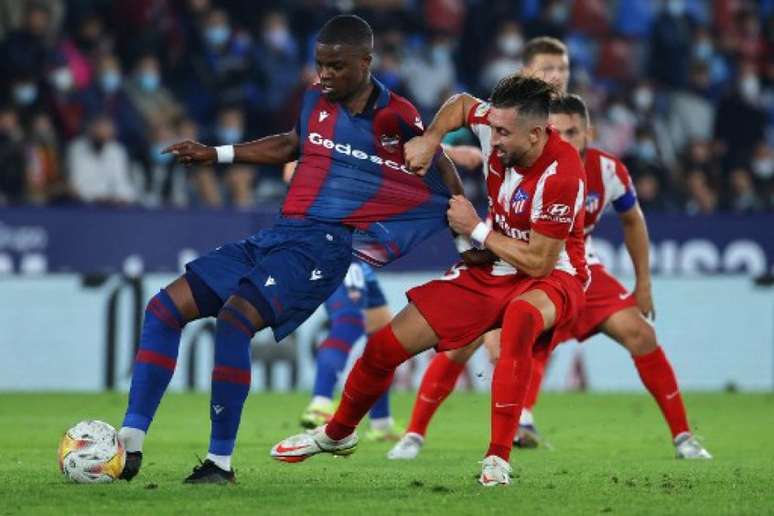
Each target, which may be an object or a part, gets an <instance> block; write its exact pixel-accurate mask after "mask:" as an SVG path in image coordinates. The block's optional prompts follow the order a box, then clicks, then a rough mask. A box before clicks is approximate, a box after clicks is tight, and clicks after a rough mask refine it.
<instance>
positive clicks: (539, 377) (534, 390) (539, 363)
mask: <svg viewBox="0 0 774 516" xmlns="http://www.w3.org/2000/svg"><path fill="white" fill-rule="evenodd" d="M549 356H550V355H549V354H548V353H538V354H536V355H535V356H534V358H533V359H532V376H531V377H530V379H529V388H528V389H527V397H526V398H525V399H524V408H525V409H529V410H532V408H533V407H534V406H535V403H537V399H538V395H539V394H540V387H541V385H543V375H544V374H545V372H546V363H548V357H549Z"/></svg>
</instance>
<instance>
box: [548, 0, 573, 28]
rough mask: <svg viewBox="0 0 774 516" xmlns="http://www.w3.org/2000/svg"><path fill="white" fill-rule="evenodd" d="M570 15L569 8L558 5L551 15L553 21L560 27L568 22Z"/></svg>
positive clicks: (553, 8)
mask: <svg viewBox="0 0 774 516" xmlns="http://www.w3.org/2000/svg"><path fill="white" fill-rule="evenodd" d="M568 15H569V11H568V10H567V6H566V5H565V4H557V5H555V6H553V7H552V8H551V12H550V14H549V16H550V18H551V21H552V22H554V23H558V24H560V25H561V24H563V23H564V22H566V21H567V17H568Z"/></svg>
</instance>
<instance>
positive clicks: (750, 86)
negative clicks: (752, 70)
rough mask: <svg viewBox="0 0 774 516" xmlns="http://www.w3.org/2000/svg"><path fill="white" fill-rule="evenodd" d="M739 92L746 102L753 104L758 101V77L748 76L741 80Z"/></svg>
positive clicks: (759, 89) (759, 86) (759, 87)
mask: <svg viewBox="0 0 774 516" xmlns="http://www.w3.org/2000/svg"><path fill="white" fill-rule="evenodd" d="M739 91H740V92H741V93H742V96H743V97H744V98H745V99H746V100H747V101H748V102H755V101H756V100H758V95H759V94H760V92H761V84H760V82H759V81H758V77H757V76H755V75H748V76H747V77H745V78H744V79H742V82H741V83H740V84H739Z"/></svg>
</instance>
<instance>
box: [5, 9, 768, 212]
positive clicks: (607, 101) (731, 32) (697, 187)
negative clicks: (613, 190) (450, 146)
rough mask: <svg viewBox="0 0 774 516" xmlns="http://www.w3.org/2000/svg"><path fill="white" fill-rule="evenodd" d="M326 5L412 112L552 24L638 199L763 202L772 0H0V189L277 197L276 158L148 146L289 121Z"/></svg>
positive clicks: (499, 66)
mask: <svg viewBox="0 0 774 516" xmlns="http://www.w3.org/2000/svg"><path fill="white" fill-rule="evenodd" d="M340 12H355V13H357V14H360V15H361V16H363V17H365V18H366V19H367V20H368V21H369V22H370V23H371V24H372V26H373V27H374V30H375V33H376V36H377V40H376V46H377V55H376V56H375V67H374V69H375V70H376V76H377V78H378V79H379V80H381V81H382V82H383V83H384V84H386V85H387V86H388V87H389V88H391V89H393V90H395V91H397V92H399V93H401V94H403V95H405V96H406V97H408V98H409V99H411V100H412V101H413V102H414V103H415V104H416V106H417V107H418V109H419V110H420V112H421V113H422V115H423V117H424V118H425V121H426V122H428V121H429V117H430V116H432V113H434V112H435V111H436V109H437V108H438V106H439V105H440V103H441V102H443V101H444V100H445V99H446V98H447V97H448V96H449V95H451V94H452V93H454V92H456V91H460V90H467V91H471V92H474V93H476V94H478V95H480V96H483V97H486V96H487V94H488V92H489V91H490V90H491V88H492V86H493V85H494V84H495V83H496V82H497V80H498V79H499V78H501V77H503V76H504V75H507V74H509V73H512V72H514V71H518V69H519V68H520V66H521V63H520V53H521V50H522V48H523V45H524V43H525V41H526V40H528V39H529V38H532V37H536V36H541V35H548V36H554V37H557V38H560V39H562V40H563V41H564V42H566V43H567V45H568V47H569V50H570V57H571V68H572V81H571V84H570V91H573V92H576V93H579V94H581V95H582V96H583V97H584V99H585V100H586V101H587V102H588V104H589V107H590V108H591V112H592V119H593V123H594V126H595V128H596V134H597V143H596V145H597V146H599V147H600V148H602V149H605V150H608V151H610V152H612V153H614V154H617V155H620V156H622V157H623V158H624V161H625V163H626V164H627V166H628V167H629V170H630V172H631V174H632V176H633V178H634V180H635V183H636V187H637V191H638V195H639V199H640V203H641V205H642V206H643V209H644V210H646V211H649V210H650V211H671V212H684V213H687V214H705V213H713V212H717V211H730V212H757V211H764V210H768V211H772V210H774V59H772V57H771V56H772V55H774V0H758V1H753V0H706V1H705V0H666V1H662V2H658V1H651V0H617V1H616V0H582V1H581V0H576V1H572V0H545V1H539V0H521V1H518V0H424V1H417V0H338V1H333V0H327V1H326V0H296V1H293V2H270V1H261V0H114V1H103V0H66V1H63V0H31V1H19V0H0V72H1V73H0V90H2V92H3V95H2V101H1V102H0V163H1V164H2V165H0V205H16V204H54V203H79V202H81V203H106V204H115V205H126V204H139V205H142V206H147V207H156V206H200V207H219V206H235V207H240V208H247V207H251V206H254V205H255V204H256V203H260V204H266V203H276V202H277V201H278V199H280V198H281V197H282V196H283V195H284V192H285V185H284V183H283V181H282V173H281V171H280V170H276V169H270V168H255V167H251V166H242V165H231V166H216V167H199V168H192V169H187V168H184V167H182V166H180V165H176V164H174V163H173V162H172V160H171V159H170V158H171V157H170V155H166V154H162V153H161V152H160V151H161V149H163V148H164V147H165V146H167V145H168V144H170V143H173V142H175V141H178V140H180V139H185V138H192V139H197V140H200V141H203V142H205V143H209V144H228V143H235V142H240V141H245V140H250V139H254V138H258V137H261V136H264V135H267V134H272V133H275V132H281V131H287V130H289V129H290V128H291V127H292V126H293V124H294V121H295V118H296V116H297V112H298V109H299V102H300V98H301V93H302V91H303V89H304V87H306V86H307V85H308V84H310V83H312V82H314V80H315V68H314V62H313V42H314V37H315V33H316V30H317V29H319V27H320V26H321V25H322V23H323V22H324V21H325V20H326V19H327V18H329V17H330V16H331V15H334V14H337V13H340ZM471 138H472V136H471V134H470V133H468V132H460V133H459V134H454V135H452V137H451V139H450V141H449V143H471V142H472V140H471ZM470 172H474V171H470ZM465 179H466V183H468V188H469V191H470V192H472V193H471V195H473V196H478V198H480V196H481V195H482V192H481V191H480V190H479V188H480V187H479V186H478V183H479V182H478V181H476V179H475V176H474V175H473V174H465Z"/></svg>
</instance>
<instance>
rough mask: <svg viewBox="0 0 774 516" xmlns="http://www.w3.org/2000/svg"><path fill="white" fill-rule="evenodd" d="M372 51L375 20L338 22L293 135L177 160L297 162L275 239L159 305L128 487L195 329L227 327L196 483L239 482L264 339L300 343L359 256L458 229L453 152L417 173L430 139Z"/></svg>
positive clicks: (239, 245) (204, 272) (143, 362)
mask: <svg viewBox="0 0 774 516" xmlns="http://www.w3.org/2000/svg"><path fill="white" fill-rule="evenodd" d="M372 50H373V33H372V31H371V28H370V26H369V25H368V23H366V22H365V21H364V20H363V19H361V18H359V17H357V16H337V17H334V18H332V19H331V20H329V21H328V22H327V23H326V24H325V26H323V28H322V30H321V31H320V33H319V34H318V36H317V41H316V46H315V60H316V64H317V71H318V74H319V77H320V83H319V84H318V85H315V86H313V87H311V88H310V89H309V90H308V91H307V92H306V93H305V96H304V100H303V106H302V110H301V114H300V116H299V119H298V123H297V125H296V127H295V129H294V130H291V131H290V132H287V133H283V134H277V135H273V136H269V137H266V138H262V139H260V140H256V141H253V142H249V143H243V144H239V145H233V146H232V145H228V146H221V147H208V146H206V145H202V144H200V143H197V142H192V141H185V142H181V143H177V144H174V145H172V146H170V147H169V148H168V149H167V150H168V151H169V152H171V153H172V154H173V155H175V156H176V157H177V159H178V160H179V161H180V162H182V163H185V164H192V163H205V164H206V163H213V162H216V161H217V162H219V163H231V162H242V163H254V164H274V165H281V164H284V163H287V162H289V161H293V160H295V159H298V162H299V165H298V170H297V172H296V174H295V176H294V177H293V180H292V182H291V185H290V189H289V191H288V194H287V197H286V199H285V202H284V204H283V206H282V211H281V216H280V218H279V220H278V222H277V223H276V225H275V226H274V227H273V228H271V229H268V230H263V231H260V232H259V233H257V234H255V235H253V236H251V237H249V238H247V239H245V240H242V241H240V242H236V243H231V244H226V245H223V246H222V247H219V248H218V249H216V250H215V251H213V252H211V253H210V254H207V255H205V256H202V257H200V258H198V259H196V260H194V261H192V262H190V263H189V264H187V266H186V273H185V274H184V275H182V276H181V277H179V278H177V279H176V280H175V281H173V282H172V283H171V284H170V285H168V286H167V287H166V288H164V289H162V290H161V291H160V292H159V293H158V294H157V295H156V296H154V297H153V298H152V299H151V301H150V303H149V304H148V307H147V309H146V312H145V319H144V321H143V330H142V336H141V340H140V346H139V351H138V353H137V356H136V358H135V365H134V370H133V373H132V385H131V389H130V391H129V403H128V408H127V411H126V416H125V418H124V422H123V427H122V428H121V430H120V432H119V438H120V439H121V441H122V442H123V443H124V445H125V447H126V450H127V452H128V453H127V462H126V466H125V469H124V471H123V474H122V477H123V478H125V479H127V480H130V479H131V478H132V477H134V476H135V475H136V474H137V473H138V471H139V469H140V465H141V461H142V445H143V441H144V438H145V435H146V432H147V430H148V427H149V425H150V423H151V421H152V420H153V416H154V414H155V412H156V409H157V407H158V404H159V402H160V400H161V398H162V396H163V394H164V392H165V390H166V388H167V385H168V384H169V381H170V379H171V377H172V374H173V372H174V369H175V364H176V360H177V353H178V347H179V344H180V332H181V330H182V328H183V326H184V325H185V324H186V323H187V322H189V321H192V320H194V319H198V318H201V317H208V316H217V326H216V336H215V367H214V369H213V373H212V394H211V403H210V419H211V433H210V446H209V453H208V454H207V459H206V460H205V461H204V462H203V463H202V464H200V465H199V466H197V467H195V468H194V471H193V473H192V474H191V475H190V476H188V477H187V478H186V479H185V482H187V483H227V482H233V481H234V472H233V470H232V468H231V456H232V453H233V450H234V445H235V442H236V436H237V430H238V428H239V422H240V419H241V414H242V407H243V405H244V401H245V399H246V397H247V393H248V391H249V387H250V340H251V339H252V337H253V335H254V334H255V333H256V331H257V330H259V329H261V328H264V327H267V326H269V327H271V328H272V329H273V331H274V337H275V338H276V339H277V340H278V341H279V340H281V339H282V338H284V337H285V336H286V335H288V334H289V333H291V332H292V331H293V330H294V329H295V328H297V327H298V326H299V325H300V324H301V323H302V322H303V321H304V320H306V319H307V318H308V317H309V315H311V313H312V312H314V310H315V309H316V308H317V307H318V306H319V305H320V304H321V303H322V302H324V301H325V300H326V299H327V298H329V297H330V295H331V294H332V293H333V291H334V290H335V289H336V288H337V287H338V286H339V285H340V284H341V282H342V281H343V280H344V277H345V275H346V273H347V270H348V269H349V264H350V261H351V257H352V254H353V251H354V252H355V253H356V254H357V255H358V256H362V257H364V258H367V259H369V260H371V261H373V262H375V263H382V264H383V263H387V262H389V261H391V260H393V259H395V258H397V257H399V256H401V255H403V254H405V253H406V252H408V251H409V250H410V249H411V248H412V247H413V246H414V245H416V244H417V243H420V242H422V241H423V240H424V239H425V238H427V237H428V236H430V235H431V234H433V233H435V232H436V231H437V230H439V229H441V228H442V227H444V225H445V224H446V219H445V217H444V210H445V209H446V207H447V204H448V200H449V198H450V196H451V194H454V193H460V192H461V191H462V190H461V183H460V180H459V177H458V176H457V174H456V171H455V170H454V167H453V165H452V164H451V162H449V161H448V158H446V157H445V156H443V155H442V154H437V155H436V156H435V159H434V161H433V163H434V165H437V166H434V167H433V168H432V172H431V174H429V175H427V176H425V177H422V178H420V177H418V176H416V175H414V174H411V173H410V170H409V169H408V168H407V167H406V165H405V164H404V160H403V152H402V151H403V144H404V143H405V142H407V141H408V140H409V139H410V138H412V137H414V136H416V135H418V134H421V132H422V123H421V120H420V119H419V116H418V114H417V111H416V109H415V108H414V107H413V106H412V105H411V103H409V102H408V101H407V100H405V99H403V98H401V97H399V96H397V95H395V94H393V93H392V92H390V91H388V90H387V89H386V88H385V87H384V86H383V85H382V84H381V83H379V82H378V81H376V80H375V79H373V78H372V77H371V74H370V64H371V60H372Z"/></svg>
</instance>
